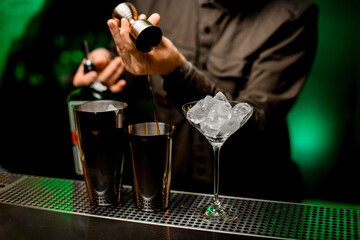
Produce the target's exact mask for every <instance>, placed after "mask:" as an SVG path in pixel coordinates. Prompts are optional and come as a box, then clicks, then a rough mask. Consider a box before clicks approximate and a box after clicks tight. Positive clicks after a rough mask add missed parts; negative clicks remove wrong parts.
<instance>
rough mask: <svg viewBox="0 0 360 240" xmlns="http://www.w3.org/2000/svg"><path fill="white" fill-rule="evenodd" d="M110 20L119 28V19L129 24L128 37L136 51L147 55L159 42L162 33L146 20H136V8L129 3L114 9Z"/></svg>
mask: <svg viewBox="0 0 360 240" xmlns="http://www.w3.org/2000/svg"><path fill="white" fill-rule="evenodd" d="M112 18H113V19H114V20H115V21H116V22H117V23H118V25H119V26H120V27H121V18H126V19H127V20H128V21H129V23H130V36H131V39H132V40H133V41H134V43H135V46H136V48H137V50H139V51H141V52H143V53H147V52H150V51H151V50H152V49H154V48H155V47H157V46H158V45H159V43H160V42H161V38H162V31H161V29H160V28H159V27H157V26H155V25H153V24H152V23H151V22H149V21H148V20H146V19H138V14H137V11H136V8H135V7H134V5H133V4H131V3H129V2H124V3H121V4H119V5H117V7H116V8H115V9H114V11H113V14H112Z"/></svg>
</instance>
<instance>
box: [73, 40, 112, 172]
mask: <svg viewBox="0 0 360 240" xmlns="http://www.w3.org/2000/svg"><path fill="white" fill-rule="evenodd" d="M84 52H85V58H86V60H85V63H84V73H88V72H90V71H96V67H95V65H94V63H93V62H92V61H91V60H90V59H89V58H88V54H89V48H88V45H87V42H86V41H85V42H84ZM96 100H113V95H112V93H111V91H110V90H109V89H108V88H107V86H105V85H104V84H102V83H101V82H100V81H99V80H97V79H96V80H95V81H94V82H93V83H92V84H91V85H90V86H86V87H81V88H77V89H75V90H73V91H72V92H70V93H69V95H68V97H67V104H68V111H69V119H70V130H71V137H72V148H73V156H74V164H75V172H76V173H77V174H78V175H83V171H82V165H81V156H80V149H79V147H78V144H77V137H76V129H75V119H74V107H75V106H76V105H78V104H81V103H84V102H87V101H96Z"/></svg>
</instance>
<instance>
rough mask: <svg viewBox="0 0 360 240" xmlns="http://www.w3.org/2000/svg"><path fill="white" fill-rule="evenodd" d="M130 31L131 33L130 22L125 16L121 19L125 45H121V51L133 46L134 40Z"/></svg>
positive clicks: (121, 31) (121, 33) (122, 36)
mask: <svg viewBox="0 0 360 240" xmlns="http://www.w3.org/2000/svg"><path fill="white" fill-rule="evenodd" d="M129 33H130V25H129V22H128V21H127V20H126V19H125V18H122V19H121V29H120V36H121V38H122V44H123V45H122V46H120V47H119V48H120V52H122V51H124V50H128V49H131V46H132V44H133V42H132V41H131V38H130V34H129Z"/></svg>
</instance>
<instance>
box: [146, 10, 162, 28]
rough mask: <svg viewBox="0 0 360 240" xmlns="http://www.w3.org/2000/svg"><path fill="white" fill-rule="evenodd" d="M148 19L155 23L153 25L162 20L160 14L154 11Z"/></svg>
mask: <svg viewBox="0 0 360 240" xmlns="http://www.w3.org/2000/svg"><path fill="white" fill-rule="evenodd" d="M148 20H149V21H150V22H151V23H152V24H153V25H158V24H159V22H160V15H159V14H158V13H153V14H151V16H150V17H149V18H148Z"/></svg>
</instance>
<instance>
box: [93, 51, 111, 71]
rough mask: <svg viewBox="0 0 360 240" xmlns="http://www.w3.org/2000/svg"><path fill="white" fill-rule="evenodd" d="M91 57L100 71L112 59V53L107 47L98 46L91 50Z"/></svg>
mask: <svg viewBox="0 0 360 240" xmlns="http://www.w3.org/2000/svg"><path fill="white" fill-rule="evenodd" d="M89 58H90V59H91V60H92V62H93V63H94V65H95V67H96V70H97V71H98V72H100V71H101V70H102V69H103V68H104V67H106V65H108V64H109V62H110V61H111V55H110V52H109V51H108V50H106V49H105V48H97V49H95V50H93V51H92V52H90V54H89Z"/></svg>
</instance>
